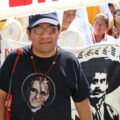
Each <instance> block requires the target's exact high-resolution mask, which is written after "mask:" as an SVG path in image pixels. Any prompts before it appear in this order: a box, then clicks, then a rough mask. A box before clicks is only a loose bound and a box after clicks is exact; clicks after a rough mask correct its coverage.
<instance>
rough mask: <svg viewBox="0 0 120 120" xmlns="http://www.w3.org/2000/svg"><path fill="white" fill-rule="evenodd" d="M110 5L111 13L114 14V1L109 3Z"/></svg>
mask: <svg viewBox="0 0 120 120" xmlns="http://www.w3.org/2000/svg"><path fill="white" fill-rule="evenodd" d="M108 7H109V9H110V12H111V14H112V15H113V16H114V12H115V6H114V4H113V3H108Z"/></svg>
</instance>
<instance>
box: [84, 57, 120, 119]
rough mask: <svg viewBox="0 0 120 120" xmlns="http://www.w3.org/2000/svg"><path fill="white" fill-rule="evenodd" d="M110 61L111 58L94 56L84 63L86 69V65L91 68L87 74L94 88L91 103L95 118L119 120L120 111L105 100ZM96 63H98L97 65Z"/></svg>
mask: <svg viewBox="0 0 120 120" xmlns="http://www.w3.org/2000/svg"><path fill="white" fill-rule="evenodd" d="M109 63H110V60H109V59H108V60H107V59H106V58H93V59H90V60H89V61H87V63H86V64H87V65H85V63H83V64H82V66H83V67H84V68H83V69H84V70H86V69H87V68H86V67H88V68H91V69H90V70H86V75H87V78H88V79H89V82H90V87H91V90H92V94H91V95H90V103H91V108H92V112H93V119H94V120H119V114H118V112H117V111H116V110H115V109H114V108H113V107H112V105H110V104H108V103H106V101H105V98H106V92H107V89H108V87H109V84H108V76H107V75H108V73H109V72H110V71H109V72H108V68H109V67H108V66H109ZM94 64H96V66H95V67H94ZM103 66H104V67H103ZM111 89H112V88H111Z"/></svg>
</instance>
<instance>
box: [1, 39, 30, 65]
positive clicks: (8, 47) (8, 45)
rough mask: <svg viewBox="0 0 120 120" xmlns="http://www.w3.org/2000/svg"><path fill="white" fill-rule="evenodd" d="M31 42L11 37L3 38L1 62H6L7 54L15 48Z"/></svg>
mask: <svg viewBox="0 0 120 120" xmlns="http://www.w3.org/2000/svg"><path fill="white" fill-rule="evenodd" d="M28 44H30V43H26V42H19V41H14V40H10V39H2V40H1V64H2V63H3V62H4V60H5V58H6V56H7V55H8V54H9V53H10V52H11V51H12V50H13V49H15V48H20V47H22V46H25V45H28Z"/></svg>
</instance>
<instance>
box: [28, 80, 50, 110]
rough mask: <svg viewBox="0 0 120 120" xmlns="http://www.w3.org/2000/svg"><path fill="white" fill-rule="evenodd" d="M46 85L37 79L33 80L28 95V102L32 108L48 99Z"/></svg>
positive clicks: (39, 105)
mask: <svg viewBox="0 0 120 120" xmlns="http://www.w3.org/2000/svg"><path fill="white" fill-rule="evenodd" d="M48 97H49V94H48V86H46V85H45V84H44V83H39V81H34V83H33V85H32V87H31V89H30V95H29V103H30V105H31V107H32V108H38V107H41V106H42V105H44V102H45V101H46V100H47V99H48Z"/></svg>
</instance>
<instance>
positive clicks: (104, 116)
mask: <svg viewBox="0 0 120 120" xmlns="http://www.w3.org/2000/svg"><path fill="white" fill-rule="evenodd" d="M77 57H78V59H79V62H80V64H81V66H82V69H83V73H84V74H85V77H86V79H87V80H88V82H89V84H90V87H91V90H92V94H91V95H90V97H89V100H90V104H91V110H92V113H93V119H94V120H120V95H119V91H120V75H119V74H120V46H119V45H117V44H98V45H97V44H96V45H93V46H89V47H86V48H85V49H82V50H80V52H79V54H78V56H77ZM73 112H74V116H73V117H74V118H73V120H79V117H78V115H77V114H76V113H75V112H76V111H75V109H74V111H72V114H73Z"/></svg>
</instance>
